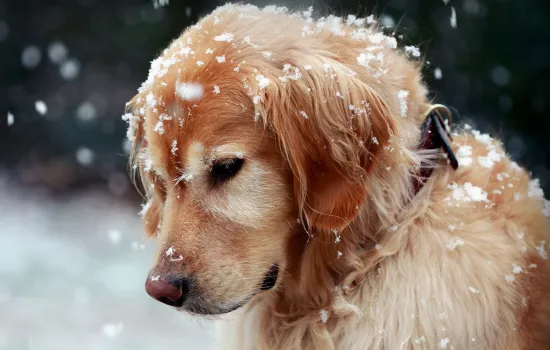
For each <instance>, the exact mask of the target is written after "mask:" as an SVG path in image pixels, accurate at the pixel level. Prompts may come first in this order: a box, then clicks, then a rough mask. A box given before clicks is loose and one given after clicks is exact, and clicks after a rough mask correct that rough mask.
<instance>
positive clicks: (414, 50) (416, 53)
mask: <svg viewBox="0 0 550 350" xmlns="http://www.w3.org/2000/svg"><path fill="white" fill-rule="evenodd" d="M405 52H406V53H407V54H409V55H411V56H413V57H420V49H418V47H416V46H405Z"/></svg>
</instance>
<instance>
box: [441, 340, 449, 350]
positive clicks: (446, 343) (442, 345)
mask: <svg viewBox="0 0 550 350" xmlns="http://www.w3.org/2000/svg"><path fill="white" fill-rule="evenodd" d="M448 344H449V338H443V339H441V341H440V342H439V347H440V348H441V349H447V345H448Z"/></svg>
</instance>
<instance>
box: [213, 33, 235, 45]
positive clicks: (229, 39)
mask: <svg viewBox="0 0 550 350" xmlns="http://www.w3.org/2000/svg"><path fill="white" fill-rule="evenodd" d="M233 38H234V37H233V34H231V33H227V32H225V33H223V34H221V35H218V36H216V37H214V40H215V41H226V42H228V43H230V42H232V41H233Z"/></svg>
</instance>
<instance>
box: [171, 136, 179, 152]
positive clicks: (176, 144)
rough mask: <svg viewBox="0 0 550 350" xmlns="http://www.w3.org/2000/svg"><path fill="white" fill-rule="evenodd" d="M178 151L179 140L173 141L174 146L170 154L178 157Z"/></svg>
mask: <svg viewBox="0 0 550 350" xmlns="http://www.w3.org/2000/svg"><path fill="white" fill-rule="evenodd" d="M177 151H178V140H173V141H172V145H171V149H170V152H171V153H172V154H173V155H176V152H177Z"/></svg>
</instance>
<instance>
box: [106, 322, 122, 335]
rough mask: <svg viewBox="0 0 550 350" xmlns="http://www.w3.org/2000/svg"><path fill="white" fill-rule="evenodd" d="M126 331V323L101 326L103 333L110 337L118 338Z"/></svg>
mask: <svg viewBox="0 0 550 350" xmlns="http://www.w3.org/2000/svg"><path fill="white" fill-rule="evenodd" d="M123 330H124V323H108V324H104V325H103V326H101V332H103V334H105V335H106V336H108V337H111V338H112V337H116V336H117V335H119V334H120V333H122V331H123Z"/></svg>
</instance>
